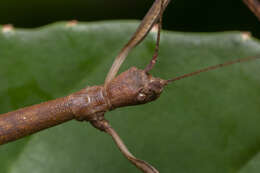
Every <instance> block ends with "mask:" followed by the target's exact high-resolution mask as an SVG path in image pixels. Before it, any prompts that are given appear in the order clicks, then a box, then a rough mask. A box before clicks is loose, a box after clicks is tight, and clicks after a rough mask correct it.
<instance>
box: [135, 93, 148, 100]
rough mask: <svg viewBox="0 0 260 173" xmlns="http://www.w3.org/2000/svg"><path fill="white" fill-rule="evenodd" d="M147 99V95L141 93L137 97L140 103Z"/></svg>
mask: <svg viewBox="0 0 260 173" xmlns="http://www.w3.org/2000/svg"><path fill="white" fill-rule="evenodd" d="M145 98H146V95H145V94H144V93H139V94H138V96H137V100H138V101H144V100H145Z"/></svg>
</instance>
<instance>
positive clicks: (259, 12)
mask: <svg viewBox="0 0 260 173" xmlns="http://www.w3.org/2000/svg"><path fill="white" fill-rule="evenodd" d="M243 1H244V3H245V4H246V5H247V6H248V8H249V9H250V10H251V11H252V12H253V13H254V14H255V16H256V17H257V18H258V20H259V21H260V2H259V0H243Z"/></svg>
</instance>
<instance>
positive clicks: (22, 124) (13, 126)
mask: <svg viewBox="0 0 260 173" xmlns="http://www.w3.org/2000/svg"><path fill="white" fill-rule="evenodd" d="M70 106H71V105H70V102H69V97H64V98H59V99H56V100H52V101H48V102H44V103H41V104H38V105H34V106H31V107H26V108H23V109H19V110H16V111H13V112H9V113H6V114H1V115H0V144H4V143H6V142H9V141H13V140H16V139H19V138H21V137H24V136H27V135H30V134H32V133H35V132H37V131H40V130H42V129H46V128H48V127H52V126H55V125H57V124H60V123H63V122H66V121H68V120H71V119H73V114H72V111H71V109H70Z"/></svg>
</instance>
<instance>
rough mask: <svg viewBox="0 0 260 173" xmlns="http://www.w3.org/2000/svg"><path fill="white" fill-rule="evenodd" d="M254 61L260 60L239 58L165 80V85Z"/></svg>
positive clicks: (259, 57) (256, 57)
mask: <svg viewBox="0 0 260 173" xmlns="http://www.w3.org/2000/svg"><path fill="white" fill-rule="evenodd" d="M256 59H260V56H255V57H247V58H241V59H237V60H234V61H229V62H226V63H223V64H217V65H213V66H209V67H207V68H203V69H200V70H198V71H194V72H191V73H187V74H184V75H181V76H178V77H175V78H173V79H169V80H167V82H166V85H167V84H169V83H171V82H174V81H177V80H181V79H184V78H186V77H191V76H194V75H197V74H200V73H202V72H207V71H211V70H215V69H218V68H221V67H225V66H230V65H232V64H236V63H240V62H247V61H252V60H256Z"/></svg>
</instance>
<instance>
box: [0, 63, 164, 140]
mask: <svg viewBox="0 0 260 173" xmlns="http://www.w3.org/2000/svg"><path fill="white" fill-rule="evenodd" d="M165 84H166V81H164V80H161V79H159V78H154V77H152V76H151V75H147V74H146V73H145V71H144V70H140V69H137V68H135V67H132V68H130V69H129V70H127V71H125V72H123V73H122V74H120V75H119V76H118V77H116V78H115V79H114V80H112V81H111V82H110V83H109V84H108V85H107V87H106V88H104V87H103V86H92V87H86V88H84V89H82V90H80V91H78V92H75V93H72V94H71V95H69V96H67V97H63V98H58V99H56V100H52V101H48V102H44V103H41V104H37V105H34V106H30V107H26V108H22V109H19V110H16V111H13V112H9V113H5V114H1V115H0V144H4V143H7V142H10V141H14V140H17V139H19V138H22V137H24V136H27V135H30V134H33V133H35V132H38V131H40V130H43V129H46V128H49V127H52V126H55V125H58V124H60V123H63V122H66V121H69V120H72V119H77V120H79V121H83V120H85V121H90V122H91V124H92V125H94V126H95V127H96V128H98V129H100V130H103V127H102V125H100V124H99V123H98V122H99V121H101V120H102V121H103V119H104V114H105V112H106V111H109V110H112V109H115V108H117V107H122V106H130V105H137V104H144V103H147V102H150V101H153V100H155V99H156V98H158V97H159V95H160V93H161V92H162V90H163V86H164V85H165Z"/></svg>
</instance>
